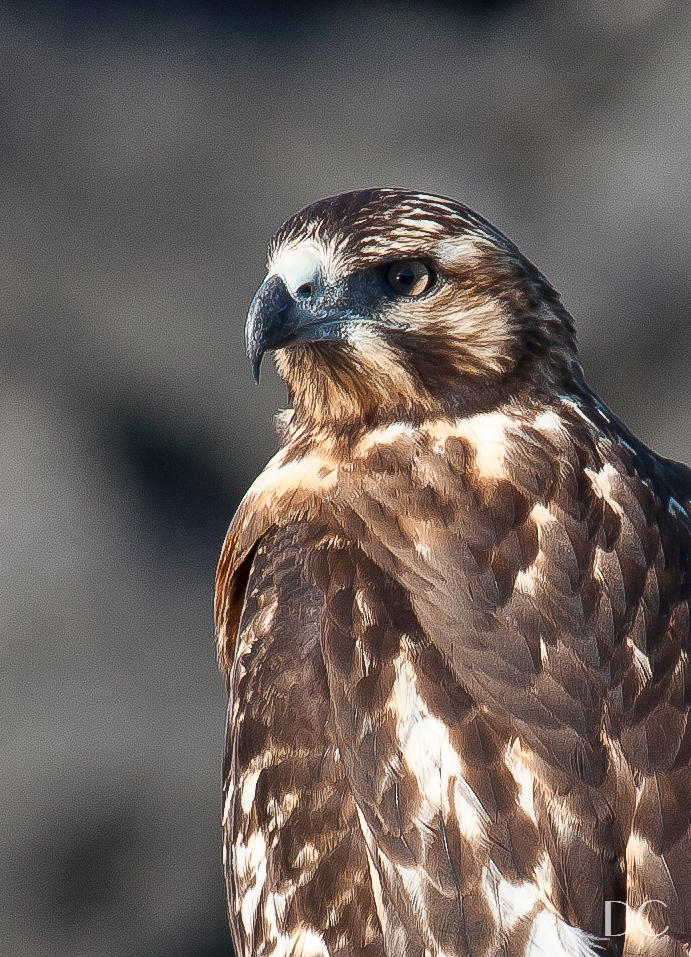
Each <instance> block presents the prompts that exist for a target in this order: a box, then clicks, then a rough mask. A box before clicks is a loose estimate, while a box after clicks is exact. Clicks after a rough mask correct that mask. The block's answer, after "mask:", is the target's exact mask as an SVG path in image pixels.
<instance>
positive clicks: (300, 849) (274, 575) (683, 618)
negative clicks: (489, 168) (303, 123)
mask: <svg viewBox="0 0 691 957" xmlns="http://www.w3.org/2000/svg"><path fill="white" fill-rule="evenodd" d="M246 345H247V352H248V356H249V359H250V362H251V364H252V367H253V370H254V373H255V377H256V378H258V372H259V366H260V363H261V360H262V356H263V354H264V353H265V352H266V351H267V350H272V351H274V352H275V359H276V364H277V368H278V372H279V374H280V376H281V377H282V379H283V380H284V381H285V383H286V384H287V387H288V392H289V397H290V403H291V408H290V409H288V410H287V411H285V412H283V413H281V415H280V416H279V419H278V431H279V438H280V450H279V451H278V453H277V454H276V455H275V456H274V458H273V459H271V461H270V462H269V464H268V465H267V466H266V468H265V470H264V471H263V472H262V474H261V475H260V476H259V477H258V478H257V480H256V481H255V482H254V484H253V485H252V486H251V488H250V490H249V491H248V492H247V495H246V496H245V498H244V499H243V501H242V503H241V505H240V507H239V509H238V511H237V514H236V515H235V517H234V519H233V521H232V524H231V526H230V530H229V532H228V536H227V538H226V541H225V544H224V546H223V551H222V554H221V558H220V562H219V565H218V572H217V581H216V605H215V613H216V624H217V635H218V653H219V657H220V663H221V667H222V670H223V672H224V674H225V677H226V679H227V684H228V688H229V708H228V719H227V734H226V756H225V769H224V812H223V831H224V866H225V875H226V882H227V896H228V906H229V914H230V923H231V928H232V935H233V940H234V944H235V948H236V952H237V955H238V957H249V955H256V957H288V955H299V957H351V955H352V957H356V955H357V957H384V955H386V957H421V955H425V957H481V955H487V957H493V955H497V957H533V955H535V957H537V955H544V957H561V955H564V957H566V955H569V957H590V955H595V954H606V955H621V954H624V955H626V957H633V955H643V954H646V955H648V954H652V955H657V957H681V955H688V954H689V952H690V951H689V947H690V944H691V873H690V871H691V830H690V825H691V724H690V723H689V720H688V713H689V699H690V694H689V692H690V684H691V683H690V680H689V661H688V653H689V643H690V641H689V606H690V602H691V570H690V565H691V471H689V470H688V469H687V468H686V467H685V466H683V465H680V464H678V463H675V462H672V461H669V460H666V459H663V458H661V457H659V456H658V455H656V454H655V453H653V452H652V451H650V449H648V448H647V447H646V446H645V445H644V444H643V443H642V442H641V441H639V440H638V439H637V438H635V436H633V435H632V434H631V432H629V431H628V430H627V428H626V427H625V426H624V425H623V424H622V423H621V422H620V421H619V419H617V418H616V416H614V415H613V414H612V413H611V412H610V411H609V410H608V409H607V408H606V406H605V405H604V404H603V403H602V402H601V401H600V400H599V399H598V398H597V396H595V395H594V394H593V392H592V391H591V390H590V389H589V388H588V386H587V385H586V383H585V381H584V377H583V372H582V368H581V365H580V364H579V360H578V355H577V350H576V343H575V334H574V327H573V322H572V319H571V317H570V315H569V313H568V312H567V311H566V309H565V308H564V306H563V305H562V303H561V301H560V299H559V296H558V294H557V292H556V291H555V290H554V288H553V287H552V286H551V285H550V283H549V282H548V281H547V279H546V278H545V277H544V276H543V275H542V274H541V273H540V272H539V271H538V269H537V268H536V267H535V266H534V265H533V264H532V263H531V262H529V261H528V260H527V259H526V258H525V257H524V256H523V255H522V254H521V253H520V252H519V250H518V249H517V248H516V247H515V246H514V245H513V244H512V243H511V242H510V241H509V240H508V239H507V238H506V237H505V236H503V235H502V234H501V233H500V232H499V231H498V230H497V229H495V228H494V227H493V226H492V225H490V224H489V223H488V222H486V221H485V220H484V219H482V218H481V217H480V216H478V215H477V214H475V213H474V212H472V211H471V210H470V209H468V208H467V207H465V206H463V205H461V204H459V203H456V202H453V201H451V200H448V199H444V198H440V197H437V196H431V195H426V194H423V193H417V192H412V191H406V190H401V189H372V190H365V191H358V192H352V193H346V194H343V195H340V196H336V197H334V198H331V199H326V200H323V201H321V202H318V203H315V204H314V205H311V206H308V207H307V208H306V209H304V210H303V211H302V212H300V213H298V214H297V215H295V216H294V217H293V218H291V219H289V220H288V221H287V222H286V223H285V224H284V225H283V226H282V227H281V228H280V229H279V231H278V232H277V233H276V235H275V236H274V238H273V240H272V241H271V245H270V249H269V265H268V275H267V277H266V278H265V280H264V282H263V283H262V285H261V287H260V288H259V290H258V292H257V293H256V295H255V297H254V299H253V301H252V304H251V307H250V310H249V316H248V320H247V326H246Z"/></svg>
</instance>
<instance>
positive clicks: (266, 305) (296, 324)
mask: <svg viewBox="0 0 691 957" xmlns="http://www.w3.org/2000/svg"><path fill="white" fill-rule="evenodd" d="M309 303H310V301H309V300H305V301H304V302H303V301H301V300H299V299H295V298H294V297H293V296H292V295H291V294H290V291H289V289H288V287H287V286H286V284H285V282H284V281H283V279H282V278H281V276H279V275H277V274H273V275H271V276H269V277H268V278H267V279H266V280H265V281H264V282H263V283H262V285H261V286H260V287H259V289H258V290H257V292H256V294H255V296H254V299H253V300H252V302H251V304H250V308H249V312H248V313H247V322H246V323H245V350H246V352H247V358H248V359H249V361H250V365H251V367H252V375H253V376H254V381H255V382H259V369H260V366H261V362H262V359H263V357H264V353H265V352H268V351H269V350H271V349H280V348H281V347H282V346H287V345H290V344H291V343H293V342H300V341H302V342H305V341H307V342H309V341H315V340H318V339H337V338H340V330H341V329H342V327H343V317H341V318H340V319H339V318H336V317H335V316H334V317H333V318H331V319H329V318H324V316H323V315H321V316H320V315H319V314H318V313H317V312H316V311H315V309H314V306H313V305H312V306H311V307H310V305H311V304H309Z"/></svg>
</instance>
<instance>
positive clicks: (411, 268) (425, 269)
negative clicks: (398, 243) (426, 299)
mask: <svg viewBox="0 0 691 957" xmlns="http://www.w3.org/2000/svg"><path fill="white" fill-rule="evenodd" d="M386 281H387V283H388V284H389V286H390V287H391V289H393V291H394V292H395V293H396V295H397V296H405V297H406V298H408V299H414V298H415V297H416V296H421V295H422V294H423V292H427V290H428V289H429V288H430V286H431V285H432V283H433V282H434V274H433V273H432V270H431V269H430V268H429V266H428V265H427V264H426V263H423V262H421V261H420V260H419V259H400V260H399V261H398V262H395V263H391V264H390V265H389V267H388V269H387V270H386Z"/></svg>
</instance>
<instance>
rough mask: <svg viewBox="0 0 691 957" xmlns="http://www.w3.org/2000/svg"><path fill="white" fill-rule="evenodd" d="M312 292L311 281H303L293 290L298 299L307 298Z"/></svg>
mask: <svg viewBox="0 0 691 957" xmlns="http://www.w3.org/2000/svg"><path fill="white" fill-rule="evenodd" d="M313 292H314V287H313V286H312V283H311V282H303V284H302V285H301V286H298V287H297V289H296V290H295V294H296V295H297V296H298V298H299V299H309V298H310V297H311V295H312V293H313Z"/></svg>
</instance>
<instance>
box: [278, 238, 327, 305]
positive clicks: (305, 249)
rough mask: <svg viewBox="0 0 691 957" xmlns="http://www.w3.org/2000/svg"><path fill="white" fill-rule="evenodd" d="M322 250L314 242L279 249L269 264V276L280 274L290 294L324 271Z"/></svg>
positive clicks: (315, 278)
mask: <svg viewBox="0 0 691 957" xmlns="http://www.w3.org/2000/svg"><path fill="white" fill-rule="evenodd" d="M324 267H325V263H324V252H323V250H321V249H320V248H319V247H318V246H315V245H314V243H307V242H304V243H300V244H299V245H298V246H289V247H288V248H287V249H281V250H279V252H278V255H277V256H276V258H275V259H274V260H273V262H272V263H271V264H270V266H269V272H268V275H269V276H280V277H281V279H282V280H283V282H284V283H285V284H286V286H287V287H288V290H289V291H290V293H291V294H292V295H295V293H296V291H297V290H298V289H299V288H300V286H304V285H305V283H312V284H314V283H315V282H316V280H317V279H318V277H319V275H320V273H323V272H324V271H325V268H324Z"/></svg>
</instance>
